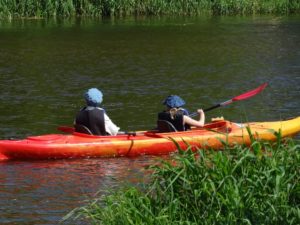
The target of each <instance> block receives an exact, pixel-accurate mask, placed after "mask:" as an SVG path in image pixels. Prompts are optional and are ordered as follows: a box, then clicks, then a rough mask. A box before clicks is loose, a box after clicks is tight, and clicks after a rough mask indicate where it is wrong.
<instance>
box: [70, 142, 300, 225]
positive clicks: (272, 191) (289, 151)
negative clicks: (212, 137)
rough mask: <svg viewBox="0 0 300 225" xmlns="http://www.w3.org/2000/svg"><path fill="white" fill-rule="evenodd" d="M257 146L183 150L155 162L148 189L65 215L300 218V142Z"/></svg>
mask: <svg viewBox="0 0 300 225" xmlns="http://www.w3.org/2000/svg"><path fill="white" fill-rule="evenodd" d="M278 138H280V137H279V136H278ZM258 144H259V145H258ZM253 146H255V148H256V150H255V149H254V151H252V150H250V149H249V148H246V147H243V146H236V147H234V148H232V147H228V146H225V149H224V150H223V151H217V152H216V151H213V150H212V151H208V150H198V151H197V154H195V153H194V152H192V151H191V150H190V149H189V150H187V151H179V154H178V155H176V156H175V158H174V161H171V162H170V161H162V163H161V164H160V165H156V166H153V167H151V168H150V169H151V170H152V171H153V174H152V180H151V182H150V183H149V184H146V186H145V189H144V190H143V191H141V190H138V189H137V188H128V189H125V190H120V191H118V192H116V193H114V194H111V195H108V196H106V197H104V198H100V199H98V200H96V201H95V202H93V203H91V204H89V205H87V206H86V207H83V208H79V209H76V210H75V211H74V212H72V213H71V214H70V215H68V217H66V218H69V219H70V217H71V218H75V217H74V216H75V215H76V219H78V218H85V219H87V220H89V221H90V222H92V224H299V221H300V208H299V207H300V173H299V170H300V145H297V144H295V143H294V142H293V141H291V140H289V141H278V142H275V143H262V142H257V141H255V140H254V142H253V144H252V147H253ZM257 146H259V148H258V147H257Z"/></svg>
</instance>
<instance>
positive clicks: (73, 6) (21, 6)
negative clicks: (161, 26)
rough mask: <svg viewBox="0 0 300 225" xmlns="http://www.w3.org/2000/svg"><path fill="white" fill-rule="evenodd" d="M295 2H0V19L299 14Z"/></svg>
mask: <svg viewBox="0 0 300 225" xmlns="http://www.w3.org/2000/svg"><path fill="white" fill-rule="evenodd" d="M299 11H300V2H299V0H0V18H20V17H21V18H24V17H25V18H31V17H35V18H48V17H58V16H59V17H74V16H90V17H103V16H109V17H112V16H127V15H200V14H207V13H208V14H212V15H245V14H290V13H299Z"/></svg>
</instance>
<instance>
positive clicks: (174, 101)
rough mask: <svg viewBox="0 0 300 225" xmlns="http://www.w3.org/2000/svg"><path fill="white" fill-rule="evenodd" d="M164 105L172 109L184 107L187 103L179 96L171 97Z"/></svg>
mask: <svg viewBox="0 0 300 225" xmlns="http://www.w3.org/2000/svg"><path fill="white" fill-rule="evenodd" d="M163 104H164V105H166V106H169V107H170V108H178V107H181V106H183V105H184V104H185V101H184V100H183V99H182V98H180V97H179V96H177V95H170V96H168V97H167V98H166V99H165V100H164V102H163Z"/></svg>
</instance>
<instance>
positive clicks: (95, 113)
mask: <svg viewBox="0 0 300 225" xmlns="http://www.w3.org/2000/svg"><path fill="white" fill-rule="evenodd" d="M75 123H76V124H81V125H84V126H86V127H87V128H88V129H89V130H90V131H91V132H92V134H94V135H107V132H106V130H105V120H104V110H103V109H100V108H97V107H91V106H89V107H84V108H82V109H81V110H80V111H79V112H78V113H77V115H76V119H75Z"/></svg>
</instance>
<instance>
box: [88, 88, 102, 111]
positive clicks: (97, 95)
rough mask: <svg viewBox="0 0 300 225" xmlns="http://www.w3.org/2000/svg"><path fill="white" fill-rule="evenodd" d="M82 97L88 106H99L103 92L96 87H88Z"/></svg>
mask: <svg viewBox="0 0 300 225" xmlns="http://www.w3.org/2000/svg"><path fill="white" fill-rule="evenodd" d="M84 98H85V100H86V104H87V105H88V106H95V107H96V106H99V105H100V104H101V102H102V100H103V94H102V92H101V91H99V90H98V89H97V88H90V89H89V90H88V91H87V92H86V93H85V94H84Z"/></svg>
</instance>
